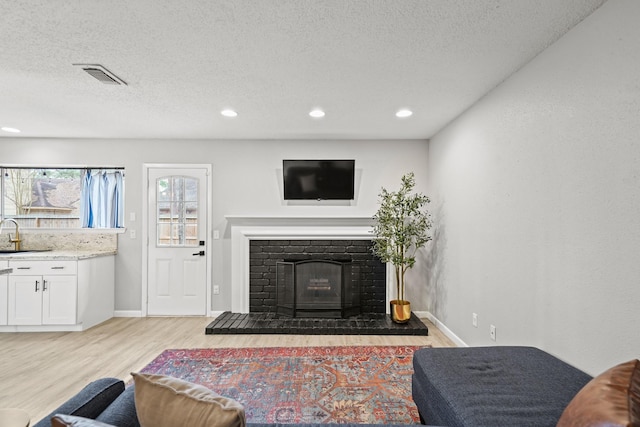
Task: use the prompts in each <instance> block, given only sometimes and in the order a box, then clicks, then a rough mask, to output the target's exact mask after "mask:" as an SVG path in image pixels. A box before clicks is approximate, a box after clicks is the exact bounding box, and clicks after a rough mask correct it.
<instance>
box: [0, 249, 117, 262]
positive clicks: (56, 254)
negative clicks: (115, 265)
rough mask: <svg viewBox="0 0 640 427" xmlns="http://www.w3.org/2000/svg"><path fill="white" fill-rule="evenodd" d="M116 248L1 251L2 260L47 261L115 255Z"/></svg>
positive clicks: (0, 257) (0, 258)
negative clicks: (105, 249) (104, 249)
mask: <svg viewBox="0 0 640 427" xmlns="http://www.w3.org/2000/svg"><path fill="white" fill-rule="evenodd" d="M117 253H118V251H116V250H108V251H103V250H97V249H96V250H51V251H34V252H16V253H1V254H0V261H1V260H26V261H46V260H69V261H74V260H80V259H88V258H95V257H99V256H109V255H115V254H117Z"/></svg>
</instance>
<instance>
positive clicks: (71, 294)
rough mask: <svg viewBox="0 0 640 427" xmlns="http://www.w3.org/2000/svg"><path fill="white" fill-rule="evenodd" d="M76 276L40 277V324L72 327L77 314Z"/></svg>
mask: <svg viewBox="0 0 640 427" xmlns="http://www.w3.org/2000/svg"><path fill="white" fill-rule="evenodd" d="M76 277H77V276H53V275H48V276H43V277H42V280H43V281H42V324H43V325H73V324H75V323H76V312H77V309H76V307H77V302H76V301H77V295H78V292H77V278H76Z"/></svg>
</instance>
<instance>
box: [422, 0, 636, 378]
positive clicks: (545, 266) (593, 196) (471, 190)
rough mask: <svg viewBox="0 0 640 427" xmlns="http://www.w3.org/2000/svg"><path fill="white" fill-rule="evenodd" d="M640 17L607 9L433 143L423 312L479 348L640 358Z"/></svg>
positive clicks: (615, 1) (592, 368) (594, 358)
mask: <svg viewBox="0 0 640 427" xmlns="http://www.w3.org/2000/svg"><path fill="white" fill-rule="evenodd" d="M639 16H640V2H638V1H634V0H609V1H608V2H606V3H605V4H604V5H603V6H602V7H601V8H600V9H598V10H597V11H595V12H594V13H593V14H592V15H591V16H589V17H588V18H587V19H585V20H584V21H583V22H582V23H581V24H579V25H578V26H576V27H575V28H574V29H572V30H571V31H569V32H568V33H567V34H566V35H565V36H564V37H562V38H561V39H560V40H558V41H557V42H556V43H555V44H554V45H552V46H551V47H549V48H548V49H547V50H545V51H544V52H543V53H542V54H540V55H539V56H538V57H537V58H535V59H534V60H533V61H531V62H530V63H529V64H528V65H527V66H525V67H524V68H522V69H521V70H520V71H518V72H517V73H515V74H514V75H513V76H512V77H511V78H509V79H508V80H506V81H505V82H504V83H502V84H501V85H500V86H498V87H497V88H496V89H494V90H493V91H492V92H490V93H489V94H488V95H487V96H485V97H484V98H483V99H482V100H480V101H479V102H478V103H477V104H475V105H474V106H473V107H472V108H471V109H469V110H468V111H467V112H466V113H465V114H463V115H462V116H461V117H459V118H458V119H457V120H455V121H454V122H453V123H451V124H450V125H448V126H447V127H446V128H445V129H443V130H442V131H441V132H439V133H438V134H437V135H436V136H435V137H434V138H432V140H431V142H430V150H429V168H428V169H429V180H430V191H429V192H430V193H431V194H432V196H433V200H434V201H433V203H432V204H433V208H434V212H435V217H436V218H438V220H437V226H436V230H435V240H434V242H433V246H432V249H433V251H432V252H431V253H430V254H429V258H428V259H427V260H426V261H427V262H426V263H425V264H428V265H429V267H428V268H427V271H428V272H429V275H430V279H429V285H428V292H427V293H426V294H427V295H428V297H427V298H426V300H425V303H426V304H427V306H428V310H429V311H430V312H431V313H433V314H434V315H435V316H436V318H438V319H439V320H440V321H441V322H443V323H444V324H445V325H446V326H447V327H448V328H449V329H450V330H452V331H454V333H455V334H456V335H457V336H458V337H459V338H460V339H461V340H462V341H464V342H465V343H467V344H468V345H472V346H475V345H493V344H498V345H508V344H523V345H533V346H537V347H540V348H542V349H544V350H546V351H548V352H550V353H552V354H554V355H557V356H559V357H560V358H561V359H564V360H566V361H569V362H571V363H572V364H575V365H576V366H577V367H578V368H580V369H583V370H586V371H587V372H589V373H591V374H593V375H595V374H598V373H600V372H602V371H604V370H605V369H607V368H608V367H610V366H613V365H615V364H617V363H621V362H625V361H628V360H631V359H634V358H638V357H639V356H640V334H639V333H638V325H640V310H639V309H638V304H639V302H640V261H639V259H640V50H639V45H638V40H640V26H638V25H637V18H638V17H639ZM472 313H477V314H478V327H477V328H476V327H473V326H472ZM490 325H495V326H496V341H495V342H494V341H492V340H491V339H490V337H489V328H490Z"/></svg>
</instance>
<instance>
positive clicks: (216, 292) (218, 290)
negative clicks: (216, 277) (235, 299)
mask: <svg viewBox="0 0 640 427" xmlns="http://www.w3.org/2000/svg"><path fill="white" fill-rule="evenodd" d="M213 294H214V295H220V286H218V285H214V286H213Z"/></svg>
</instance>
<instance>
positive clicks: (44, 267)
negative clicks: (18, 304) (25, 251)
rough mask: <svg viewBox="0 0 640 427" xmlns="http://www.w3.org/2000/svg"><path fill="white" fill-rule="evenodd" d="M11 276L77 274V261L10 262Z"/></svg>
mask: <svg viewBox="0 0 640 427" xmlns="http://www.w3.org/2000/svg"><path fill="white" fill-rule="evenodd" d="M9 267H11V268H13V273H11V274H13V275H19V276H24V275H30V276H31V275H45V274H46V275H52V274H64V275H69V274H77V272H78V262H77V261H53V260H52V261H10V262H9Z"/></svg>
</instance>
